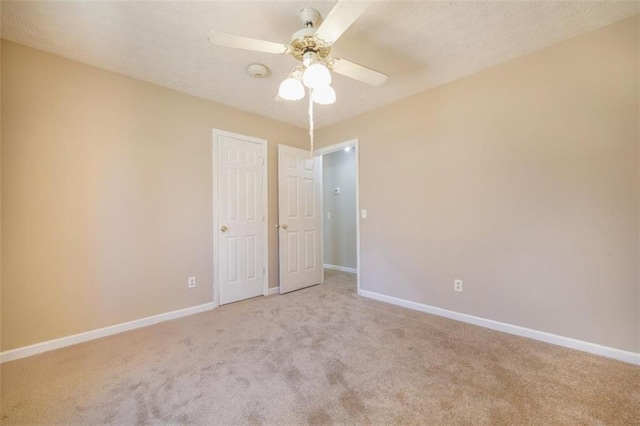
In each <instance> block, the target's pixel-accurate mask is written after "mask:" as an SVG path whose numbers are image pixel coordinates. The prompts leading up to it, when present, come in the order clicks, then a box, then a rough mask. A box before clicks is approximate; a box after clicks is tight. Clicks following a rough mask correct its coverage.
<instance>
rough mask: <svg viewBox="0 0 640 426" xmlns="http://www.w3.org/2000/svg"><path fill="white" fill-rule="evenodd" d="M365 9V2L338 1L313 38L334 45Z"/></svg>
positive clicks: (367, 5)
mask: <svg viewBox="0 0 640 426" xmlns="http://www.w3.org/2000/svg"><path fill="white" fill-rule="evenodd" d="M367 7H369V4H368V3H367V2H361V1H343V0H339V1H338V3H336V5H335V6H334V7H333V9H331V12H329V14H328V15H327V17H326V18H325V20H324V21H322V24H320V27H319V28H318V31H316V34H315V37H316V38H317V39H320V40H322V41H324V42H325V43H328V44H333V43H335V42H336V40H337V39H338V38H339V37H340V36H341V35H342V33H344V32H345V31H346V30H347V29H348V28H349V27H350V26H351V24H353V22H354V21H355V20H356V19H358V17H359V16H360V15H362V13H363V12H364V11H365V10H366V9H367Z"/></svg>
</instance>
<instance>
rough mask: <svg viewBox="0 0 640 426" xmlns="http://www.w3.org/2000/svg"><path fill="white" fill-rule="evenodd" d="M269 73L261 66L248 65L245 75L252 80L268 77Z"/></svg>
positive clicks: (267, 69)
mask: <svg viewBox="0 0 640 426" xmlns="http://www.w3.org/2000/svg"><path fill="white" fill-rule="evenodd" d="M270 72H271V71H270V70H269V68H267V67H266V66H265V65H262V64H250V65H249V66H248V67H247V73H248V74H249V75H250V76H251V77H253V78H264V77H266V76H268V75H269V73H270Z"/></svg>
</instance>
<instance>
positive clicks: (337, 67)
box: [209, 0, 387, 154]
mask: <svg viewBox="0 0 640 426" xmlns="http://www.w3.org/2000/svg"><path fill="white" fill-rule="evenodd" d="M367 7H368V3H367V2H353V1H346V0H339V1H338V2H337V3H336V4H335V6H334V7H333V9H331V11H330V12H329V14H328V15H327V17H326V19H324V21H322V22H321V18H320V12H318V11H317V10H315V9H311V8H305V9H302V10H301V11H300V19H301V20H302V24H303V25H304V28H302V29H300V30H298V31H296V32H295V33H294V34H293V35H292V36H291V41H290V43H289V45H286V44H281V43H274V42H271V41H265V40H257V39H253V38H249V37H243V36H237V35H233V34H227V33H221V32H217V31H211V33H210V34H209V41H210V42H211V43H212V44H213V45H215V46H224V47H232V48H237V49H245V50H252V51H257V52H265V53H275V54H281V55H291V56H293V57H294V58H295V59H297V60H298V61H301V62H302V64H301V65H298V66H297V67H295V68H294V69H293V70H292V71H291V72H290V73H289V76H288V77H287V78H286V79H285V80H284V81H282V82H281V83H280V86H279V88H278V96H279V97H280V98H282V99H284V100H288V101H297V100H300V99H302V98H304V95H305V86H306V87H307V88H308V89H309V136H310V139H311V152H312V154H313V103H317V104H320V105H330V104H332V103H334V102H335V101H336V92H335V90H334V89H333V87H331V80H332V79H331V71H333V72H336V73H338V74H342V75H344V76H345V77H349V78H351V79H354V80H357V81H360V82H362V83H365V84H369V85H372V86H380V85H382V84H383V83H384V82H385V81H386V79H387V75H386V74H383V73H381V72H378V71H375V70H372V69H370V68H367V67H365V66H363V65H359V64H356V63H354V62H350V61H347V60H345V59H341V58H332V57H329V54H330V53H331V46H332V45H333V43H335V42H336V40H338V38H339V37H340V36H341V35H342V34H343V33H344V32H345V31H346V30H347V29H348V28H349V27H350V26H351V24H353V22H354V21H355V20H356V19H358V17H359V16H360V15H361V14H362V13H363V12H364V11H365V10H366V8H367ZM320 22H321V23H320ZM318 23H320V26H319V27H317V29H316V26H317V25H318ZM254 65H260V64H252V65H250V67H252V66H254ZM262 66H263V67H264V65H262ZM264 68H266V67H264ZM256 69H257V68H254V71H250V70H249V69H247V71H248V72H249V73H250V74H251V75H253V76H254V77H256V78H261V77H264V76H266V75H267V74H268V72H269V70H268V68H266V74H262V71H264V70H258V71H255V70H256ZM254 73H255V74H254Z"/></svg>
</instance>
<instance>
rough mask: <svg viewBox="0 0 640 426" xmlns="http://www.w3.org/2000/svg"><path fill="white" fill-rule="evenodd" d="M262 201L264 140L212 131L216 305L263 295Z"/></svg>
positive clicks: (264, 195)
mask: <svg viewBox="0 0 640 426" xmlns="http://www.w3.org/2000/svg"><path fill="white" fill-rule="evenodd" d="M266 199H267V191H266V141H265V140H262V139H256V138H252V137H248V136H242V135H237V134H233V133H229V132H222V131H218V130H215V131H214V211H215V213H214V227H215V228H214V268H215V271H214V276H215V280H216V283H217V286H216V285H215V283H214V295H215V294H216V287H217V296H218V298H217V302H218V304H220V305H222V304H225V303H231V302H235V301H238V300H243V299H248V298H250V297H255V296H261V295H263V294H265V292H266V291H267V287H268V283H267V276H268V275H267V264H268V262H267V229H266V223H267V222H266V219H267V218H266V213H267V208H266V206H267V203H266ZM214 297H215V296H214Z"/></svg>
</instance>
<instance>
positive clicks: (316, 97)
mask: <svg viewBox="0 0 640 426" xmlns="http://www.w3.org/2000/svg"><path fill="white" fill-rule="evenodd" d="M311 99H312V100H313V102H315V103H317V104H320V105H331V104H332V103H334V102H335V101H336V91H335V90H333V87H331V86H329V85H327V86H321V87H319V88H317V89H314V90H313V92H312V93H311Z"/></svg>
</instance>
